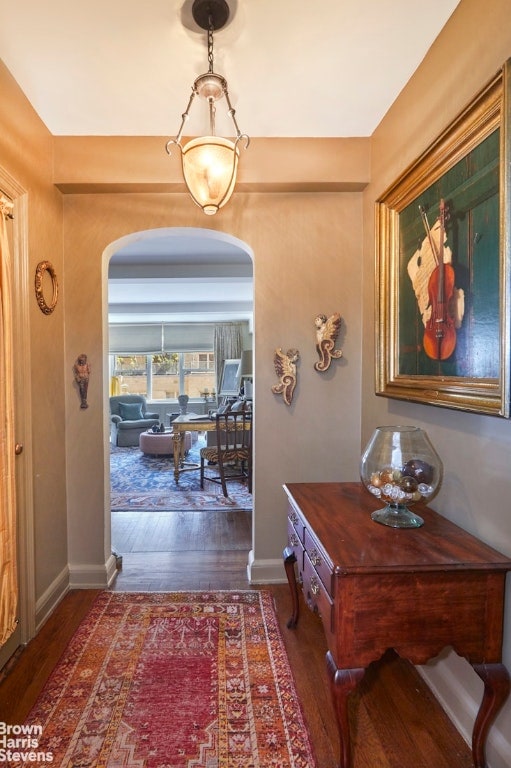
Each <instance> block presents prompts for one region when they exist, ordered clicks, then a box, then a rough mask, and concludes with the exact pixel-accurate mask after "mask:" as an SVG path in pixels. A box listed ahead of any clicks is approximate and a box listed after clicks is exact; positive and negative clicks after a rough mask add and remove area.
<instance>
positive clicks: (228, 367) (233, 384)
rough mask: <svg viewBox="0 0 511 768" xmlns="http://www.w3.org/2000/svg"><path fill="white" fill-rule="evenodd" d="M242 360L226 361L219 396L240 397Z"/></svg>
mask: <svg viewBox="0 0 511 768" xmlns="http://www.w3.org/2000/svg"><path fill="white" fill-rule="evenodd" d="M240 368H241V358H238V359H232V360H224V366H223V368H222V379H221V381H220V391H219V394H220V395H221V396H222V397H226V396H232V395H238V394H239V391H240V373H241V370H240Z"/></svg>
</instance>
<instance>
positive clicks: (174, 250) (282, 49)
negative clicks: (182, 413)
mask: <svg viewBox="0 0 511 768" xmlns="http://www.w3.org/2000/svg"><path fill="white" fill-rule="evenodd" d="M458 2H459V0H428V2H427V3H426V2H424V0H364V1H363V2H362V0H350V1H349V2H348V1H347V0H317V1H316V2H310V0H308V1H307V2H306V0H228V3H229V7H230V18H229V21H228V23H227V24H226V26H225V27H224V28H223V29H222V30H219V31H218V32H216V33H215V36H214V50H215V71H216V72H218V73H219V74H222V75H224V77H226V79H227V81H228V84H229V93H230V96H231V101H232V103H233V106H234V108H235V109H236V118H237V120H238V123H239V127H240V129H241V131H242V132H244V133H247V134H248V135H249V136H251V137H274V136H284V137H286V136H287V137H300V136H305V137H330V136H332V137H348V136H370V135H371V134H372V133H373V131H374V129H375V128H376V126H377V125H378V123H379V122H380V120H381V119H382V117H383V116H384V114H385V112H386V111H387V109H388V108H389V106H390V105H391V104H392V102H393V101H394V100H395V98H396V97H397V95H398V94H399V92H400V91H401V89H402V88H403V86H404V85H405V84H406V82H407V81H408V80H409V78H410V77H411V75H412V74H413V72H414V71H415V69H416V68H417V66H418V65H419V64H420V62H421V61H422V59H423V58H424V56H425V54H426V53H427V51H428V49H429V47H430V46H431V44H432V43H433V41H434V40H435V38H436V36H437V35H438V33H439V32H440V30H441V28H442V27H443V26H444V24H445V23H446V21H447V20H448V18H449V16H450V15H451V14H452V12H453V11H454V9H455V8H456V6H457V5H458ZM191 7H192V0H146V2H144V3H142V2H140V0H72V2H70V0H44V1H42V0H16V2H14V3H13V2H12V0H0V57H1V58H2V59H3V61H4V63H5V64H6V66H7V67H8V69H9V70H10V71H11V73H12V74H13V76H14V77H15V79H16V80H17V82H18V83H19V85H20V87H21V88H22V90H23V91H24V92H25V94H26V96H27V97H28V99H29V100H30V102H31V104H32V105H33V107H34V108H35V110H36V111H37V113H38V114H39V116H40V117H41V119H42V120H43V122H44V123H45V124H46V126H47V127H48V129H49V130H50V131H51V133H53V134H55V135H142V136H144V135H147V136H149V135H152V136H163V137H174V136H175V135H176V134H177V131H178V129H179V124H180V122H181V114H182V113H183V111H184V110H185V108H186V105H187V102H188V99H189V96H190V93H191V87H192V84H193V81H194V80H195V78H196V77H197V76H198V75H199V74H201V73H203V72H206V71H207V69H208V62H207V46H206V33H205V32H204V31H203V30H201V29H199V28H198V27H197V26H196V25H195V22H194V21H193V17H192V14H191ZM269 84H270V86H271V87H269ZM201 106H202V105H201V104H200V103H199V100H198V99H195V102H194V105H193V106H192V110H191V118H190V120H189V122H188V123H187V126H186V131H185V133H186V135H196V134H200V133H203V132H204V131H205V129H206V127H207V123H206V122H204V120H205V114H204V113H203V111H202V108H201ZM217 132H218V133H225V134H226V135H230V136H232V134H233V131H232V124H230V121H228V120H227V119H226V118H225V119H224V113H223V105H222V102H219V103H218V104H217ZM151 240H154V238H148V239H147V240H138V241H137V243H136V244H135V245H134V246H133V247H132V249H131V251H129V252H128V254H126V256H127V257H129V259H133V256H135V258H136V259H138V260H139V261H140V262H143V263H146V264H148V265H150V264H151V263H152V262H151V259H154V258H155V257H156V254H155V251H154V246H155V243H154V242H151ZM204 245H206V243H204V242H203V243H201V247H203V246H204ZM211 245H212V247H213V251H215V249H216V247H217V245H218V242H217V243H211ZM192 246H193V243H190V242H189V241H186V242H185V241H183V239H182V238H179V237H176V238H169V239H168V241H167V242H166V244H165V243H164V242H163V240H161V239H160V238H158V243H157V246H156V247H157V250H158V256H157V261H159V262H160V267H161V266H162V264H161V260H162V258H163V259H164V260H165V259H166V260H167V261H173V262H174V264H175V265H176V264H181V266H182V265H183V263H185V264H188V265H190V264H193V261H194V258H198V257H199V254H198V252H197V249H196V248H194V247H192ZM239 255H240V258H241V260H242V263H243V261H245V264H246V254H245V253H244V252H243V251H240V254H239ZM116 258H117V257H116ZM119 258H120V256H119ZM226 258H227V260H228V261H229V260H231V261H232V253H231V254H230V255H229V256H227V255H226V254H224V253H222V254H221V260H220V263H221V264H223V265H224V267H223V268H222V269H220V270H219V272H220V274H221V273H222V270H225V263H226V262H225V259H226ZM153 266H154V265H153ZM118 269H120V266H119V267H118ZM205 275H206V277H205V278H201V280H200V282H195V287H194V289H193V290H192V291H191V293H193V294H194V297H195V299H199V297H200V296H202V298H203V301H207V302H208V307H209V308H210V309H211V313H212V314H211V315H210V316H211V317H213V314H214V310H218V311H217V312H216V315H217V316H218V318H219V319H221V318H220V316H219V314H218V313H219V312H220V311H221V308H220V306H219V302H218V300H217V298H216V297H219V296H223V297H224V298H226V299H228V298H229V294H231V295H234V296H235V297H237V298H240V297H243V299H245V298H246V296H245V293H244V290H246V288H247V285H246V283H245V282H244V281H243V282H242V283H240V282H239V276H238V277H237V276H236V274H233V275H231V280H230V281H229V282H223V283H222V284H220V283H218V282H217V281H216V280H214V279H213V278H214V277H215V275H214V274H213V270H212V266H211V259H210V263H209V271H208V273H207V274H206V273H205ZM171 276H172V275H171V274H168V275H167V276H166V277H165V279H164V278H163V277H161V275H160V276H159V277H157V278H156V280H157V284H156V285H155V284H154V283H153V284H152V285H151V284H150V283H147V282H143V283H142V282H136V281H135V278H134V277H133V276H132V278H131V280H132V281H131V282H130V283H127V282H124V283H122V284H121V283H120V282H117V283H116V284H113V285H112V303H115V304H117V309H119V310H120V305H122V307H123V308H124V310H125V311H124V312H123V313H121V311H119V312H118V313H117V314H118V315H120V314H123V316H124V317H126V316H127V313H128V305H129V304H133V303H135V304H138V305H140V306H138V307H137V309H138V310H141V309H142V306H141V305H142V304H144V303H145V302H144V301H142V299H143V297H145V296H146V294H148V293H149V294H150V296H151V297H152V298H153V299H156V303H158V304H160V305H163V304H165V303H166V304H167V305H169V307H168V308H169V311H170V313H172V307H170V305H175V307H174V308H175V309H176V311H177V310H178V309H179V313H178V314H180V313H181V309H182V306H180V307H177V305H178V304H180V305H182V304H183V303H185V302H186V301H187V298H186V297H187V292H188V290H189V289H190V286H191V285H192V283H191V282H190V280H192V277H191V276H190V275H185V276H182V277H181V278H180V280H181V282H180V283H176V284H175V287H176V295H175V296H174V295H171V294H170V291H171V288H172V285H173V283H172V282H171V281H170V278H171ZM235 278H236V279H235ZM119 279H120V278H119ZM163 280H165V281H164V282H163ZM183 281H185V282H183ZM208 286H209V288H210V289H211V290H208ZM204 291H206V293H204ZM165 300H167V301H165ZM210 303H211V306H210ZM212 303H216V305H217V306H216V307H214V306H213V304H212ZM160 309H161V310H162V311H163V306H162V307H161V308H160ZM112 311H114V308H113V307H112ZM158 311H160V310H158ZM225 311H226V312H227V314H229V312H228V308H227V306H226V308H225ZM141 314H142V315H144V316H146V317H147V312H141ZM148 319H149V318H148Z"/></svg>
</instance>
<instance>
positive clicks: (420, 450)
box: [360, 426, 442, 528]
mask: <svg viewBox="0 0 511 768" xmlns="http://www.w3.org/2000/svg"><path fill="white" fill-rule="evenodd" d="M360 479H361V480H362V482H363V484H364V485H365V487H366V488H367V490H368V491H369V492H370V493H371V494H372V495H373V496H374V497H375V498H377V499H381V500H382V501H383V502H385V507H383V508H382V509H379V510H377V511H376V512H373V514H372V515H371V517H372V519H373V520H375V521H376V522H378V523H382V524H383V525H389V526H391V527H393V528H418V527H419V526H421V525H423V523H424V520H423V519H422V518H421V517H420V516H419V515H416V514H414V513H413V512H411V511H410V510H409V509H408V507H409V506H410V505H412V504H414V503H416V502H418V501H425V502H428V501H429V500H430V499H431V498H432V497H433V496H434V495H435V493H436V492H437V490H438V488H439V486H440V482H441V480H442V462H441V460H440V457H439V456H438V454H437V452H436V451H435V449H434V448H433V446H432V444H431V442H430V440H429V438H428V436H427V434H426V433H425V432H424V430H422V429H420V427H412V426H402V427H401V426H397V427H395V426H385V427H377V429H376V430H375V431H374V434H373V436H372V437H371V439H370V441H369V443H368V444H367V447H366V449H365V451H364V453H363V454H362V459H361V461H360Z"/></svg>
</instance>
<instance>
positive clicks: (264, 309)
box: [64, 193, 361, 578]
mask: <svg viewBox="0 0 511 768" xmlns="http://www.w3.org/2000/svg"><path fill="white" fill-rule="evenodd" d="M64 219H65V241H64V249H65V254H66V259H65V284H66V297H67V303H66V306H67V307H71V306H72V307H73V309H72V311H71V309H70V311H69V312H67V322H66V355H67V360H66V367H67V368H69V367H70V366H71V365H72V363H73V360H74V358H75V357H76V355H77V354H78V353H79V352H80V351H84V352H85V353H87V354H88V355H89V357H90V360H91V363H92V366H93V371H94V373H93V378H92V379H91V385H90V387H89V403H90V408H89V409H88V411H85V412H83V411H80V410H79V409H78V408H77V407H76V402H75V397H74V395H73V393H72V392H71V391H70V390H68V423H67V429H68V443H69V447H68V497H69V505H68V506H69V530H70V535H69V541H70V561H71V563H72V565H73V566H74V567H77V568H78V569H79V567H80V564H82V565H85V564H86V563H89V564H90V563H96V564H99V562H100V561H101V558H103V556H104V551H103V528H102V520H103V500H104V496H105V485H103V483H102V478H103V468H104V462H103V444H102V431H101V424H102V418H103V416H102V414H103V395H104V390H103V388H102V379H103V378H104V373H105V372H104V368H103V359H104V358H103V348H102V343H101V338H102V331H103V324H104V321H105V312H106V306H105V295H104V293H103V294H102V291H101V281H102V270H103V274H106V267H105V265H104V264H103V263H102V262H103V260H104V257H103V252H104V250H105V248H107V246H109V244H110V243H112V242H114V241H115V240H117V239H119V238H121V237H124V236H126V235H129V234H130V233H133V232H136V231H139V230H140V231H141V230H145V229H154V228H157V227H174V226H176V227H207V228H208V229H213V228H214V229H219V230H222V231H224V232H228V233H229V234H231V235H234V236H235V237H237V238H239V239H241V240H243V241H244V242H246V243H247V244H248V245H249V246H250V248H251V249H252V250H253V252H254V300H255V306H254V327H255V333H254V344H255V346H254V349H255V370H256V374H255V392H256V395H255V399H256V421H255V494H254V498H255V541H254V554H255V559H256V563H255V566H254V570H255V571H257V569H258V567H261V568H263V565H262V563H264V562H266V561H269V560H273V561H275V562H276V563H277V566H278V576H279V577H280V578H282V576H283V573H282V568H281V566H280V557H281V551H282V547H283V545H284V544H285V541H286V533H285V526H286V522H285V521H286V506H285V501H284V494H283V491H282V484H283V483H284V482H286V481H290V482H291V481H298V480H318V481H321V480H335V479H352V478H354V477H356V475H357V464H358V442H359V433H360V426H359V414H360V365H359V362H360V355H359V350H360V345H361V340H360V322H359V321H360V287H361V269H360V263H361V246H360V242H361V195H360V193H320V194H306V193H299V194H292V193H286V194H243V193H236V194H235V195H234V197H233V199H232V201H231V202H230V203H229V205H228V206H226V208H225V209H224V210H223V211H222V212H221V214H220V215H219V216H218V217H215V218H214V219H211V218H206V217H205V216H204V215H203V214H202V212H201V211H199V209H198V208H197V207H196V206H194V205H193V203H192V202H191V201H190V199H189V197H188V196H187V195H180V194H153V193H151V194H142V193H135V194H129V193H128V194H102V195H100V194H87V195H66V196H65V200H64ZM336 311H339V312H341V313H342V315H343V318H344V321H345V327H344V330H343V332H342V338H341V339H340V342H341V343H342V346H343V349H344V357H343V359H342V360H341V361H339V362H334V363H333V364H332V367H331V369H330V370H329V371H328V372H327V373H326V374H318V373H317V372H316V371H314V369H313V365H314V362H315V361H316V359H317V354H316V351H315V333H314V318H315V316H316V315H317V314H318V313H320V312H324V313H326V314H331V313H333V312H336ZM293 346H294V347H297V348H298V349H299V350H300V353H301V361H300V364H299V383H298V387H297V390H296V394H295V399H294V401H293V405H292V406H291V407H290V408H288V407H287V406H286V405H285V404H284V403H283V401H282V398H280V397H277V396H275V395H273V394H272V393H271V385H272V384H273V383H275V381H276V374H275V371H274V368H273V355H274V351H275V348H276V347H283V348H284V349H287V348H289V347H293ZM75 435H80V440H79V441H76V440H75V439H74V437H75ZM84 455H86V456H87V460H86V462H84V461H83V457H84ZM256 575H257V574H256Z"/></svg>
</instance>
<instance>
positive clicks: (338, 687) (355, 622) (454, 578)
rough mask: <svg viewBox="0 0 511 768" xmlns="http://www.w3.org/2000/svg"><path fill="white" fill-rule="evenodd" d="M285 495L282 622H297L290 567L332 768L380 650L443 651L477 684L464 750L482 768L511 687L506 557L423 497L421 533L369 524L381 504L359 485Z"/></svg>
mask: <svg viewBox="0 0 511 768" xmlns="http://www.w3.org/2000/svg"><path fill="white" fill-rule="evenodd" d="M284 490H285V492H286V494H287V496H288V545H287V547H286V548H285V549H284V565H285V569H286V575H287V578H288V582H289V586H290V589H291V595H292V600H293V614H292V616H291V618H290V620H289V622H288V627H290V628H293V627H295V626H296V624H297V622H298V616H299V607H298V606H299V602H298V587H297V579H296V571H298V580H299V582H300V583H301V587H302V592H303V595H304V598H305V600H306V602H307V604H308V606H309V607H310V608H311V609H313V610H316V611H318V612H319V614H320V616H321V619H322V623H323V627H324V630H325V634H326V637H327V642H328V648H329V650H328V653H327V657H326V661H327V669H328V675H329V679H330V687H331V692H332V697H333V702H334V707H335V711H336V715H337V723H338V728H339V737H340V766H341V768H349V766H350V765H351V748H350V734H349V720H348V707H347V698H348V695H349V693H350V692H351V691H352V690H353V689H354V688H355V686H356V685H357V683H358V682H359V681H360V679H361V678H362V676H363V674H364V672H365V669H366V668H367V666H368V665H369V664H370V663H371V662H372V661H375V660H377V659H379V658H380V657H381V656H382V655H383V654H384V653H385V651H386V650H387V649H389V648H393V649H394V650H395V651H396V652H397V653H398V654H399V655H400V656H402V657H403V658H406V659H408V660H409V661H411V662H412V663H413V664H424V663H425V662H426V661H428V660H429V659H431V658H433V657H435V656H436V655H438V654H439V653H440V651H441V650H442V649H443V648H444V647H446V646H452V647H453V648H454V650H455V651H456V652H457V653H458V654H459V655H460V656H463V657H465V658H466V659H467V660H468V661H469V662H470V664H471V665H472V667H473V668H474V669H475V671H476V672H477V674H478V675H479V676H480V677H481V679H482V680H483V682H484V695H483V699H482V702H481V705H480V708H479V712H478V715H477V718H476V722H475V725H474V730H473V735H472V755H473V759H474V765H475V766H476V768H485V766H486V761H485V744H486V738H487V735H488V731H489V729H490V727H491V725H492V723H493V721H494V719H495V717H496V715H497V713H498V711H499V710H500V708H501V707H502V705H503V704H504V702H505V700H506V698H507V696H508V695H509V691H510V687H511V684H510V677H509V673H508V671H507V669H506V668H505V666H504V665H503V664H502V634H503V617H504V593H505V580H506V572H507V571H510V570H511V560H510V559H509V558H507V557H505V556H504V555H502V554H500V553H499V552H497V551H496V550H494V549H492V548H491V547H488V546H487V545H486V544H483V543H482V542H481V541H479V540H478V539H476V538H475V537H474V536H472V535H470V534H469V533H467V532H466V531H464V530H463V529H461V528H459V527H458V526H456V525H454V524H453V523H451V522H450V521H448V520H447V519H445V518H443V517H442V516H441V515H439V514H437V513H436V512H434V511H433V510H431V509H429V508H428V507H426V506H424V505H422V504H417V505H416V507H417V511H418V513H419V514H420V515H421V517H423V518H424V526H423V527H422V528H414V529H395V528H389V527H387V526H383V525H379V524H378V523H375V522H373V521H372V520H371V512H373V511H374V510H375V509H377V508H378V504H379V503H380V505H381V502H378V500H376V499H374V498H372V497H371V495H370V494H369V493H368V492H367V491H366V490H365V488H364V487H363V486H362V484H361V483H291V484H288V485H285V486H284ZM414 509H415V507H414Z"/></svg>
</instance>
